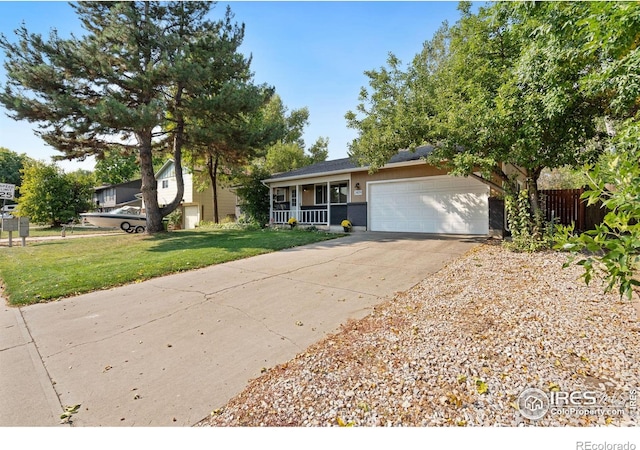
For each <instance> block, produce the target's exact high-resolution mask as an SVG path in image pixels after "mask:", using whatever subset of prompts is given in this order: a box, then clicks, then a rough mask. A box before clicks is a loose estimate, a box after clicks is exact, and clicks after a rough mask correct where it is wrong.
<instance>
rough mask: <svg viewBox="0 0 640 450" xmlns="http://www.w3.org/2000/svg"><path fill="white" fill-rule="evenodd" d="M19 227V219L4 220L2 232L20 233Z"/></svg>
mask: <svg viewBox="0 0 640 450" xmlns="http://www.w3.org/2000/svg"><path fill="white" fill-rule="evenodd" d="M18 227H19V222H18V218H17V217H12V218H10V219H2V231H18ZM27 227H28V225H27Z"/></svg>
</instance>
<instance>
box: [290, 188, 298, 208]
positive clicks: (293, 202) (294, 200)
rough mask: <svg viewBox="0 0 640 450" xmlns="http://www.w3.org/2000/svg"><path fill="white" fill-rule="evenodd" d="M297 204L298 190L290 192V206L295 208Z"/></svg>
mask: <svg viewBox="0 0 640 450" xmlns="http://www.w3.org/2000/svg"><path fill="white" fill-rule="evenodd" d="M297 203H298V189H293V190H292V191H291V206H296V205H297Z"/></svg>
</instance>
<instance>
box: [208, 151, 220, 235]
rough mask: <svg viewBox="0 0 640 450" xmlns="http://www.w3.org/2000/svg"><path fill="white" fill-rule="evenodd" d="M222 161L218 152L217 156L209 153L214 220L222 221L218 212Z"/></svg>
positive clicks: (216, 221)
mask: <svg viewBox="0 0 640 450" xmlns="http://www.w3.org/2000/svg"><path fill="white" fill-rule="evenodd" d="M219 162H220V155H218V154H217V153H216V154H215V156H213V155H211V154H209V155H207V169H208V170H209V179H210V180H211V187H212V188H213V221H214V222H215V223H220V217H219V214H218V164H219Z"/></svg>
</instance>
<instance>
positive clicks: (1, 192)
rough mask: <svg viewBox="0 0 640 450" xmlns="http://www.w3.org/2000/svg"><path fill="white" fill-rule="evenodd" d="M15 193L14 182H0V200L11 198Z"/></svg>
mask: <svg viewBox="0 0 640 450" xmlns="http://www.w3.org/2000/svg"><path fill="white" fill-rule="evenodd" d="M15 193H16V185H15V184H8V183H0V200H13V198H14V195H15Z"/></svg>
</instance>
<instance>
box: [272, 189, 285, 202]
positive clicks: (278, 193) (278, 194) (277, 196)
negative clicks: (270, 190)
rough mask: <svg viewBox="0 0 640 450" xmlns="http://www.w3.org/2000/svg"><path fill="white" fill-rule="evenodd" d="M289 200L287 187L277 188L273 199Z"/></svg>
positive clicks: (276, 200)
mask: <svg viewBox="0 0 640 450" xmlns="http://www.w3.org/2000/svg"><path fill="white" fill-rule="evenodd" d="M286 200H287V190H286V189H285V188H276V194H275V195H274V196H273V201H275V202H278V203H279V202H284V201H286Z"/></svg>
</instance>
